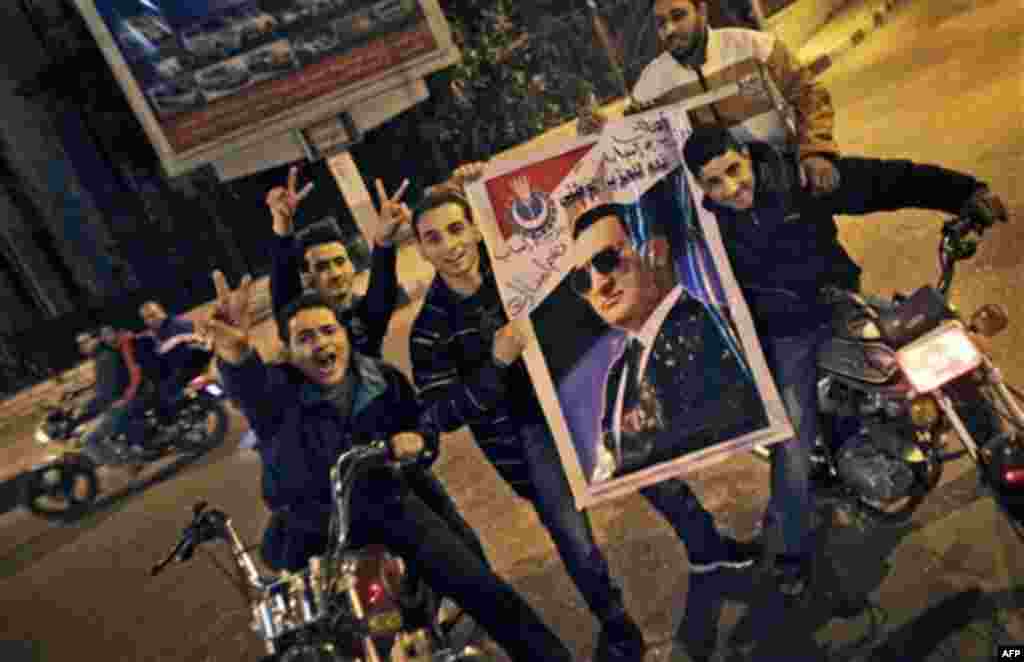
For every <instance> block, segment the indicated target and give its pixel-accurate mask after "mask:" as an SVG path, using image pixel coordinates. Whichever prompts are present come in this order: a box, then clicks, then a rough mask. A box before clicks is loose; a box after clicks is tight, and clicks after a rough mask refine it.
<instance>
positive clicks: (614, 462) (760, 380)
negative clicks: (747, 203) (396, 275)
mask: <svg viewBox="0 0 1024 662" xmlns="http://www.w3.org/2000/svg"><path fill="white" fill-rule="evenodd" d="M690 132H691V128H690V124H689V121H688V119H687V115H686V113H685V112H684V111H683V110H681V109H679V108H677V107H671V106H670V107H666V108H662V109H658V110H655V111H651V112H648V113H644V114H641V115H634V116H630V117H626V118H623V119H622V120H619V121H618V122H615V123H610V124H609V125H607V126H606V127H605V129H604V130H603V131H602V133H601V135H600V136H591V137H584V138H569V139H566V140H565V141H563V142H560V143H558V144H557V145H556V144H551V145H545V146H543V147H541V148H538V149H537V150H535V152H534V153H532V154H531V155H530V157H528V158H526V159H521V160H518V161H497V162H496V163H493V164H492V165H491V166H490V167H489V168H488V170H487V172H486V173H485V175H484V177H483V178H482V179H481V180H480V181H479V182H477V183H475V184H474V185H473V186H471V187H470V190H469V193H470V198H471V202H472V203H473V206H474V210H475V212H476V218H477V222H478V223H479V225H480V229H481V233H482V234H483V236H484V239H485V243H486V245H487V249H488V252H489V254H490V257H491V261H492V265H493V269H494V273H495V277H496V279H497V282H498V287H499V291H500V292H501V295H502V299H503V303H504V305H505V308H506V311H507V313H508V315H509V317H510V318H516V317H520V316H524V315H528V316H529V318H530V320H531V322H532V324H531V325H530V326H531V327H532V329H533V331H534V335H535V337H536V341H537V342H536V343H533V344H532V345H531V346H530V347H528V348H527V351H526V354H525V357H526V362H527V366H528V368H529V370H530V374H531V378H532V379H533V382H534V385H535V387H536V390H537V393H538V395H539V396H540V399H541V402H542V404H543V406H544V409H545V414H546V416H547V419H548V423H549V425H550V426H551V429H552V432H553V433H554V436H555V438H556V440H557V441H558V445H559V452H560V456H561V458H562V464H563V466H564V468H565V470H566V473H567V476H568V477H569V482H570V484H571V485H572V487H573V491H574V495H575V498H576V501H577V504H578V505H579V506H580V507H587V506H589V505H593V504H596V503H599V502H602V501H605V500H607V499H612V498H616V497H618V496H621V495H623V494H626V493H629V492H633V491H636V490H637V489H639V488H641V487H644V486H646V485H650V484H654V483H657V482H659V481H662V480H665V479H667V478H672V477H676V476H680V475H685V474H690V473H693V472H695V471H697V470H699V468H700V467H702V466H707V465H708V464H710V463H714V462H718V461H721V460H724V459H726V458H728V457H729V456H730V455H732V454H734V453H737V452H742V451H746V450H749V449H750V448H751V447H752V446H754V445H755V444H771V443H776V442H779V441H784V440H785V439H787V438H789V437H790V436H791V435H792V429H791V427H790V424H789V421H788V419H787V418H786V415H785V411H784V409H783V406H782V403H781V400H780V399H779V395H778V393H777V391H776V389H775V386H774V384H773V382H772V380H771V377H770V374H769V372H768V369H767V366H766V365H765V361H764V357H763V355H762V353H761V348H760V345H759V344H758V342H757V337H756V335H755V333H754V330H753V323H752V321H751V318H750V315H749V312H748V311H747V308H746V305H745V304H744V302H743V298H742V295H741V294H740V291H739V289H738V287H737V286H736V284H735V281H734V280H733V276H732V272H731V270H730V268H729V263H728V258H727V257H726V254H725V250H724V248H723V246H722V244H721V240H720V236H719V234H718V229H717V226H716V225H715V220H714V217H713V216H712V215H711V214H710V213H709V212H708V211H706V210H705V209H704V208H703V207H702V206H701V196H702V195H703V193H702V192H701V191H700V189H699V188H698V187H697V186H696V185H695V183H694V181H693V180H692V177H691V175H690V174H689V173H688V172H687V170H686V168H685V165H684V164H683V162H682V159H681V154H682V147H683V144H684V143H685V140H686V138H687V136H688V135H689V134H690Z"/></svg>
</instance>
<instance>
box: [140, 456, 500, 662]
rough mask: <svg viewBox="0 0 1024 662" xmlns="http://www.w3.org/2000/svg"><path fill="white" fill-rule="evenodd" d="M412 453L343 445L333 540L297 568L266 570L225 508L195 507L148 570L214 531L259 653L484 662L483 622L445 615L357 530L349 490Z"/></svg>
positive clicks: (277, 661) (183, 555)
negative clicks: (397, 455) (356, 538)
mask: <svg viewBox="0 0 1024 662" xmlns="http://www.w3.org/2000/svg"><path fill="white" fill-rule="evenodd" d="M406 464H407V462H405V461H403V462H395V461H393V460H391V456H390V450H389V448H388V445H387V444H386V443H385V442H383V441H379V442H374V443H373V444H370V445H367V446H361V447H358V448H354V449H352V450H350V451H347V452H346V453H343V454H342V455H341V456H340V457H339V459H338V461H337V463H336V464H335V466H334V467H333V469H332V471H331V484H332V487H333V493H334V498H335V503H334V512H333V514H332V518H331V524H330V532H331V535H330V541H331V542H330V546H329V548H328V549H327V550H326V552H325V553H324V555H323V556H322V557H320V556H315V557H312V558H311V559H310V560H309V563H308V565H307V567H306V568H305V569H304V570H302V571H300V572H296V573H288V572H282V573H280V576H278V577H274V576H266V575H264V574H262V573H261V572H260V571H259V570H258V569H257V567H256V564H255V562H254V561H253V559H252V556H251V555H250V554H249V551H248V548H246V547H245V546H244V545H243V544H242V541H241V538H240V537H239V536H238V534H237V532H236V531H235V529H234V527H233V526H232V524H231V519H230V518H229V517H228V516H227V515H226V514H225V513H224V512H222V511H220V510H216V509H207V504H206V503H205V502H200V503H197V504H196V505H195V506H194V508H193V518H192V521H191V523H189V525H188V526H187V527H185V530H184V531H183V533H182V535H181V538H180V539H179V540H178V543H177V544H176V545H175V547H174V549H173V550H171V552H170V554H169V555H168V556H167V557H166V558H165V559H163V560H162V561H160V562H159V563H158V564H157V565H155V566H154V567H153V569H152V571H151V574H152V575H154V576H155V575H157V574H159V573H160V572H161V571H163V569H164V568H165V567H166V566H167V565H169V564H170V563H171V562H184V561H187V560H188V559H190V558H191V557H192V555H193V554H194V552H195V550H196V548H197V547H198V546H200V545H203V544H205V543H208V542H210V541H215V540H220V541H223V542H226V543H227V544H228V545H229V546H230V547H231V551H232V558H233V559H234V565H235V569H236V571H237V572H238V574H239V577H240V581H238V582H235V584H236V586H237V587H238V588H239V589H240V591H241V592H242V597H243V599H244V600H245V601H246V602H247V603H248V604H249V605H250V607H251V610H252V629H253V631H254V632H256V633H257V634H258V635H259V637H260V638H261V639H262V640H263V642H264V644H265V646H266V651H267V656H266V657H264V658H262V661H261V662H313V661H317V662H485V661H486V660H487V658H486V657H485V656H484V653H483V652H482V650H481V649H479V648H477V647H475V646H473V645H472V644H471V642H472V641H474V640H475V639H476V638H477V636H478V633H477V627H476V625H475V623H472V622H471V619H469V618H468V616H463V617H464V618H465V619H466V620H468V621H470V624H469V626H468V627H462V626H461V625H460V624H459V623H455V624H452V623H451V622H444V620H443V618H442V616H441V612H442V610H441V608H440V604H439V600H438V599H437V596H436V595H435V594H434V592H433V591H432V590H431V589H430V587H429V586H427V585H426V584H425V583H424V582H423V581H422V580H420V579H419V578H417V577H415V576H414V573H411V572H409V571H408V568H407V567H406V564H405V562H404V561H403V560H402V559H401V558H400V557H399V556H397V555H395V554H393V553H392V552H391V551H389V550H388V549H387V548H386V547H384V546H382V545H371V546H367V547H362V548H357V547H355V546H354V545H353V543H352V541H351V539H350V532H351V524H352V522H351V519H350V516H351V506H352V492H353V486H354V485H355V483H356V482H357V481H358V480H359V479H360V478H362V477H363V476H365V475H366V473H367V472H370V471H379V470H381V469H385V470H389V471H391V472H393V473H394V475H395V476H400V475H401V470H402V468H403V467H404V466H405V465H406Z"/></svg>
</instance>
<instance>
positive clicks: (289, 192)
mask: <svg viewBox="0 0 1024 662" xmlns="http://www.w3.org/2000/svg"><path fill="white" fill-rule="evenodd" d="M298 182H299V169H298V167H297V166H292V167H291V168H290V169H289V170H288V185H287V186H275V187H274V188H272V189H270V190H269V191H267V198H266V203H267V207H268V208H270V215H271V216H272V217H273V219H274V234H276V235H278V236H280V237H285V236H287V235H290V234H291V233H292V230H293V229H294V227H295V210H296V209H298V208H299V203H300V202H302V201H303V199H305V197H306V196H307V195H309V194H310V192H311V191H312V190H313V182H308V183H307V184H306V185H305V186H303V187H302V190H301V191H300V190H298Z"/></svg>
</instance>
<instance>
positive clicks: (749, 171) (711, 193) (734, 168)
mask: <svg viewBox="0 0 1024 662" xmlns="http://www.w3.org/2000/svg"><path fill="white" fill-rule="evenodd" d="M697 181H698V183H699V184H700V187H701V188H702V189H704V193H705V194H706V195H707V196H708V197H710V198H711V199H712V200H714V201H715V202H716V203H718V204H720V205H722V206H724V207H729V208H731V209H736V210H739V211H744V210H747V209H750V208H751V207H753V206H754V187H755V182H754V167H753V164H752V162H751V160H750V152H749V150H747V149H746V148H744V149H743V150H742V151H740V152H737V151H736V150H734V149H730V150H729V151H727V152H726V153H725V154H722V155H721V156H716V157H715V158H713V159H711V160H710V161H708V162H707V163H705V164H704V167H703V168H701V169H700V175H699V176H698V177H697Z"/></svg>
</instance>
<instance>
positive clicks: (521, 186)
mask: <svg viewBox="0 0 1024 662" xmlns="http://www.w3.org/2000/svg"><path fill="white" fill-rule="evenodd" d="M509 188H511V189H512V194H513V195H515V196H516V197H517V198H518V199H520V200H522V201H524V202H525V201H527V200H529V199H530V178H529V177H527V176H525V175H523V176H522V177H516V178H515V179H513V180H512V181H511V182H509Z"/></svg>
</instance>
